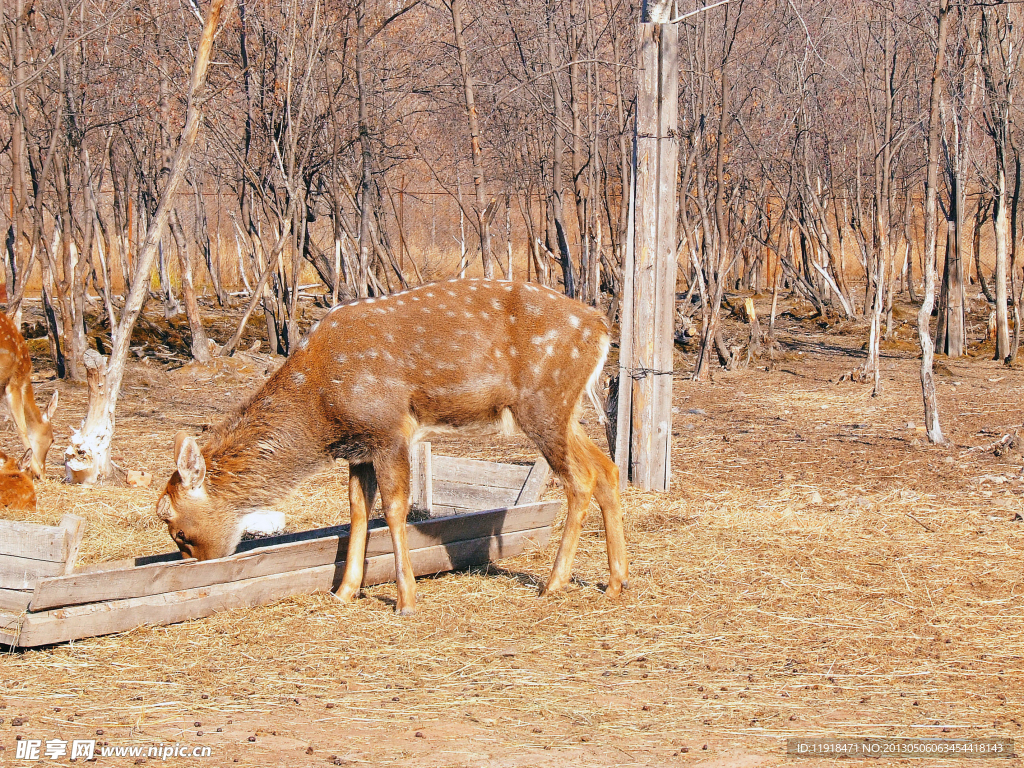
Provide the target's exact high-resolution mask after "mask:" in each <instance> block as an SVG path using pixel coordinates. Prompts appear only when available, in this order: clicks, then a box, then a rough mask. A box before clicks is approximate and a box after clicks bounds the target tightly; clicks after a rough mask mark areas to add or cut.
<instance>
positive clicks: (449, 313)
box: [444, 309, 455, 317]
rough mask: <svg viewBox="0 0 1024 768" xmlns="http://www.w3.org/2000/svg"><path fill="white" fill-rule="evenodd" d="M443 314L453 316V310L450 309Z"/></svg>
mask: <svg viewBox="0 0 1024 768" xmlns="http://www.w3.org/2000/svg"><path fill="white" fill-rule="evenodd" d="M444 314H445V317H455V312H453V311H452V310H450V309H449V310H448V311H447V312H445V313H444Z"/></svg>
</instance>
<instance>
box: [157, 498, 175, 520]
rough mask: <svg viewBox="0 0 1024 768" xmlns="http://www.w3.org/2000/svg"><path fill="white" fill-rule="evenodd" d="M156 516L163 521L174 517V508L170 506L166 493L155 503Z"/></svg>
mask: <svg viewBox="0 0 1024 768" xmlns="http://www.w3.org/2000/svg"><path fill="white" fill-rule="evenodd" d="M156 516H157V517H159V518H160V519H161V520H163V521H164V522H165V523H166V522H168V521H169V520H171V519H172V518H173V517H174V508H173V507H172V506H171V500H170V499H169V498H167V494H166V493H165V494H164V495H163V496H161V497H160V501H158V502H157V503H156Z"/></svg>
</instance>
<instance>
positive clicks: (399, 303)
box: [397, 299, 405, 307]
mask: <svg viewBox="0 0 1024 768" xmlns="http://www.w3.org/2000/svg"><path fill="white" fill-rule="evenodd" d="M397 304H398V306H400V307H404V306H405V302H404V301H402V300H401V299H399V300H398V301H397Z"/></svg>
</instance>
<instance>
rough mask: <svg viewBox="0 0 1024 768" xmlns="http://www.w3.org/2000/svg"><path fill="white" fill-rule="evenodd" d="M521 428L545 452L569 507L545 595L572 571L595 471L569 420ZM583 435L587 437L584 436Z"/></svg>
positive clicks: (573, 424) (560, 586)
mask: <svg viewBox="0 0 1024 768" xmlns="http://www.w3.org/2000/svg"><path fill="white" fill-rule="evenodd" d="M520 425H521V426H523V431H524V432H526V434H527V435H529V436H530V437H531V438H532V439H533V441H534V443H535V444H536V445H537V447H538V448H539V449H540V452H541V453H542V454H544V458H545V459H547V462H548V464H550V465H551V469H552V470H553V471H554V473H555V474H556V475H558V477H559V478H561V480H562V485H563V486H564V487H565V496H566V499H567V500H568V502H569V509H568V511H567V512H566V515H565V528H564V529H563V530H562V541H561V543H560V544H559V545H558V553H557V554H556V555H555V564H554V566H553V567H552V568H551V576H549V577H548V581H547V584H546V585H545V586H544V588H543V589H542V590H541V594H542V595H547V594H550V593H552V592H557V591H558V590H560V589H562V588H564V587H565V585H566V584H568V583H569V577H570V576H571V575H572V562H573V559H575V557H576V548H577V546H579V542H580V533H581V531H582V530H583V521H584V520H585V519H586V517H587V512H588V511H589V508H590V499H591V497H592V496H593V493H594V485H595V482H596V473H595V471H594V468H593V466H592V465H591V462H590V456H589V455H588V452H587V451H586V449H585V445H584V443H583V442H582V441H581V440H580V437H581V436H583V435H582V432H581V430H580V428H579V426H578V425H576V424H575V423H573V422H570V424H569V427H568V428H567V429H566V430H564V431H562V432H560V433H559V434H553V433H552V432H550V431H536V432H535V431H533V430H530V429H529V425H523V424H522V422H520ZM584 439H586V438H585V437H584Z"/></svg>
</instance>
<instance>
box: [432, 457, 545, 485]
mask: <svg viewBox="0 0 1024 768" xmlns="http://www.w3.org/2000/svg"><path fill="white" fill-rule="evenodd" d="M431 464H432V468H433V471H434V487H435V488H436V487H437V483H438V481H445V482H449V483H465V484H467V485H483V486H490V487H492V488H509V489H515V490H516V491H518V490H519V489H520V488H522V487H523V483H524V482H525V481H526V477H527V475H529V474H530V467H529V466H525V465H522V464H498V463H495V462H493V461H478V460H477V459H459V458H455V457H454V456H436V455H435V456H433V457H432V458H431Z"/></svg>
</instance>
